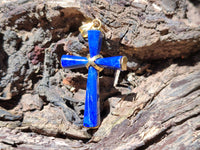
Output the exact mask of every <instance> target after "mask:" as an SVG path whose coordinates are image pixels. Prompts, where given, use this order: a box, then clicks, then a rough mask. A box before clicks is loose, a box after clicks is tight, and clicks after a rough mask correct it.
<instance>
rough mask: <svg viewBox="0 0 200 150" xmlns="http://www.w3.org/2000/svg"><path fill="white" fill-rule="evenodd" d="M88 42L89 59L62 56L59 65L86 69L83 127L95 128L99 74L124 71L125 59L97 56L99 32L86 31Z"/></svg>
mask: <svg viewBox="0 0 200 150" xmlns="http://www.w3.org/2000/svg"><path fill="white" fill-rule="evenodd" d="M88 42H89V51H90V55H89V57H81V56H72V55H63V56H62V57H61V65H62V67H63V68H69V69H74V68H80V67H84V66H86V67H87V68H88V79H87V88H86V100H85V110H84V119H83V126H85V127H88V128H97V127H98V126H99V125H100V108H99V72H100V71H101V70H102V68H111V69H119V70H125V69H126V62H127V58H126V57H125V56H114V57H107V58H103V57H102V56H101V55H99V52H100V49H101V43H102V34H101V31H100V30H88Z"/></svg>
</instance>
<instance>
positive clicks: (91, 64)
mask: <svg viewBox="0 0 200 150" xmlns="http://www.w3.org/2000/svg"><path fill="white" fill-rule="evenodd" d="M99 58H103V56H102V55H96V56H93V57H92V58H91V57H90V55H88V56H87V59H88V63H87V64H86V68H87V69H88V68H89V66H92V67H94V68H95V69H96V70H97V71H99V72H101V71H102V70H103V68H102V67H99V66H98V65H97V64H96V63H95V61H96V60H97V59H99Z"/></svg>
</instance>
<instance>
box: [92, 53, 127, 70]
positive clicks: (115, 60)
mask: <svg viewBox="0 0 200 150" xmlns="http://www.w3.org/2000/svg"><path fill="white" fill-rule="evenodd" d="M122 57H123V56H114V57H107V58H99V59H97V60H96V61H95V63H96V64H97V65H98V66H100V67H103V68H110V69H121V63H120V61H121V58H122Z"/></svg>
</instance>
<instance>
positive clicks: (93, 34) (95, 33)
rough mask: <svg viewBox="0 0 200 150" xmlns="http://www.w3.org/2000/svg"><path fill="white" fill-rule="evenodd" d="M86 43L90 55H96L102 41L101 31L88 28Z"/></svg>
mask: <svg viewBox="0 0 200 150" xmlns="http://www.w3.org/2000/svg"><path fill="white" fill-rule="evenodd" d="M88 43H89V50H90V57H93V56H96V55H98V54H99V52H100V50H101V43H102V34H101V31H99V30H89V31H88Z"/></svg>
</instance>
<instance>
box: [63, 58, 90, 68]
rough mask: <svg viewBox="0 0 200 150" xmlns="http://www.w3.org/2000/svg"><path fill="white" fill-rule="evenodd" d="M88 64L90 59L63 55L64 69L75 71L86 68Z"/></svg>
mask: <svg viewBox="0 0 200 150" xmlns="http://www.w3.org/2000/svg"><path fill="white" fill-rule="evenodd" d="M87 63H88V59H87V58H86V57H80V56H73V55H62V57H61V65H62V67H63V68H68V69H75V68H81V67H85V65H86V64H87Z"/></svg>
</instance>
